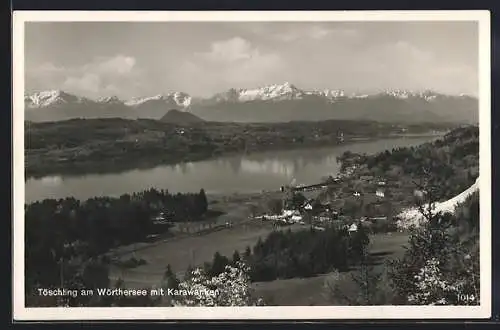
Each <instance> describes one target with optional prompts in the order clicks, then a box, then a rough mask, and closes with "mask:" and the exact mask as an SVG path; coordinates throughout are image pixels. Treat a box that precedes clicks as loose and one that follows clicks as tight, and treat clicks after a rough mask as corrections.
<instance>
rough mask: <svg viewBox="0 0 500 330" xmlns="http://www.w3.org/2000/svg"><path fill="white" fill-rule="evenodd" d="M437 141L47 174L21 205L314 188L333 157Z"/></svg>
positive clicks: (30, 186)
mask: <svg viewBox="0 0 500 330" xmlns="http://www.w3.org/2000/svg"><path fill="white" fill-rule="evenodd" d="M436 138H437V137H436V136H435V135H434V136H425V137H397V138H390V139H380V140H376V141H363V142H351V143H348V144H344V145H340V146H334V147H322V148H308V149H294V150H283V151H272V152H260V153H255V154H250V155H240V156H227V157H219V158H216V159H209V160H204V161H197V162H188V163H183V164H177V165H161V166H157V167H154V168H151V169H137V170H130V171H127V172H121V173H115V174H113V173H112V174H109V173H107V174H88V175H79V176H66V175H65V176H63V175H60V176H47V177H43V178H37V179H34V178H30V179H28V180H27V181H26V184H25V196H26V202H27V203H30V202H33V201H36V200H41V199H45V198H64V197H69V196H73V197H75V198H78V199H87V198H90V197H95V196H119V195H121V194H125V193H132V192H138V191H141V190H145V189H148V188H152V187H155V188H158V189H168V190H169V191H170V192H198V191H199V190H200V188H204V189H205V191H206V192H207V193H209V194H231V193H236V192H240V193H249V192H260V191H262V190H278V189H279V188H280V186H282V185H286V184H290V183H292V181H294V182H295V183H296V184H314V183H319V182H320V180H321V178H322V177H324V176H327V175H332V176H335V175H336V174H337V173H338V171H339V168H340V164H338V163H337V156H340V155H341V154H342V153H343V152H344V151H347V150H350V151H352V152H357V153H367V154H371V153H377V152H380V151H384V150H386V149H389V150H390V149H392V148H397V147H405V146H414V145H418V144H421V143H424V142H428V141H432V140H435V139H436Z"/></svg>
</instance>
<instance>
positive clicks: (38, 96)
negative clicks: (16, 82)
mask: <svg viewBox="0 0 500 330" xmlns="http://www.w3.org/2000/svg"><path fill="white" fill-rule="evenodd" d="M86 100H87V99H85V98H82V97H79V96H75V95H72V94H69V93H66V92H64V91H61V90H47V91H41V92H35V93H32V94H28V95H25V96H24V103H25V104H26V105H27V106H28V107H32V108H43V107H48V106H52V105H61V104H66V103H81V102H84V101H86Z"/></svg>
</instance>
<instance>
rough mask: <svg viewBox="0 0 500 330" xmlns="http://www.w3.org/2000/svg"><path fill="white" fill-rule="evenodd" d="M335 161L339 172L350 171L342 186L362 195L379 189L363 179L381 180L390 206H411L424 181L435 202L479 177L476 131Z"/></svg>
mask: <svg viewBox="0 0 500 330" xmlns="http://www.w3.org/2000/svg"><path fill="white" fill-rule="evenodd" d="M338 161H339V162H340V163H341V170H342V171H343V172H347V171H349V170H350V171H352V173H351V174H350V175H349V176H347V178H346V180H344V185H348V186H350V187H353V189H358V190H359V191H360V192H363V190H366V191H370V190H375V189H377V188H380V187H377V186H376V183H375V184H372V183H370V182H367V180H363V178H366V177H373V178H374V181H384V183H385V186H384V187H383V188H384V190H385V192H386V197H387V198H389V199H390V200H391V202H392V203H393V204H394V203H397V202H402V203H403V204H405V206H407V205H408V203H413V202H414V198H413V197H414V192H415V190H418V189H420V188H419V186H421V185H422V184H423V182H422V180H424V179H425V180H430V181H429V182H428V183H429V184H431V183H432V185H433V186H434V187H435V188H434V190H433V194H434V196H435V197H436V198H437V200H446V199H449V198H451V197H453V196H455V195H457V194H459V193H461V192H462V191H464V190H465V189H467V188H468V187H470V186H471V185H472V184H473V183H474V182H475V180H476V178H477V177H478V175H479V128H478V127H477V126H465V127H461V128H457V129H455V130H453V131H451V132H449V133H447V134H446V135H444V136H443V137H442V138H440V139H437V140H435V141H433V142H428V143H424V144H421V145H418V146H414V147H413V146H412V147H401V148H394V149H392V150H386V151H385V152H380V153H377V154H374V155H366V154H356V153H352V152H349V151H347V152H345V153H344V154H343V155H341V156H340V157H338Z"/></svg>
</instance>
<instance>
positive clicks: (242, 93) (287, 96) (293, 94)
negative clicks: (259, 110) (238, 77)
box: [214, 82, 304, 102]
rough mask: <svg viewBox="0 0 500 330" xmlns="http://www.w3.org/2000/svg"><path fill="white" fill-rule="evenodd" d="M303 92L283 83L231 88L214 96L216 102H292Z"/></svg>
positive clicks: (287, 83)
mask: <svg viewBox="0 0 500 330" xmlns="http://www.w3.org/2000/svg"><path fill="white" fill-rule="evenodd" d="M303 95H304V92H303V91H302V90H300V89H298V88H297V87H295V86H294V85H293V84H291V83H289V82H285V83H283V84H272V85H266V86H262V87H257V88H240V89H234V88H231V89H229V90H227V91H226V92H223V93H219V94H216V95H215V96H214V99H215V100H217V101H233V102H234V101H236V102H247V101H256V100H261V101H263V100H292V99H300V98H301V97H302V96H303Z"/></svg>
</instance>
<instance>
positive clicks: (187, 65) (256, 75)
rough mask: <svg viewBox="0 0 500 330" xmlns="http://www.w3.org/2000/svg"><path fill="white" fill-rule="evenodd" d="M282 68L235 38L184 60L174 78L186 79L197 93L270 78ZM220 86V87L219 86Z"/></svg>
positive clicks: (279, 61) (280, 61) (277, 60)
mask: <svg viewBox="0 0 500 330" xmlns="http://www.w3.org/2000/svg"><path fill="white" fill-rule="evenodd" d="M284 66H285V63H284V60H283V58H282V57H281V56H280V55H279V54H277V53H273V52H264V51H262V50H261V49H259V48H258V47H255V46H253V45H252V43H251V42H249V41H248V40H246V39H243V38H240V37H234V38H230V39H227V40H219V41H215V42H213V43H212V44H211V45H210V48H209V49H208V50H207V51H205V52H200V53H196V54H194V55H193V56H191V57H190V58H188V59H186V60H184V62H183V63H181V65H180V66H179V68H178V72H177V74H175V75H174V76H175V77H177V78H178V79H185V81H184V82H185V85H186V88H189V89H191V90H192V89H195V90H196V91H197V92H199V93H213V92H219V91H220V90H218V88H219V89H220V88H223V89H225V88H227V86H231V87H238V86H243V85H245V86H246V85H251V84H255V83H260V82H261V81H263V80H267V79H273V76H275V75H276V73H277V72H279V71H281V70H282V69H283V67H284ZM222 86H223V87H222Z"/></svg>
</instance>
